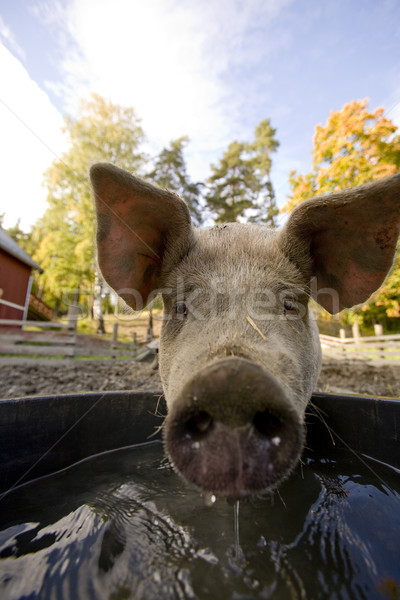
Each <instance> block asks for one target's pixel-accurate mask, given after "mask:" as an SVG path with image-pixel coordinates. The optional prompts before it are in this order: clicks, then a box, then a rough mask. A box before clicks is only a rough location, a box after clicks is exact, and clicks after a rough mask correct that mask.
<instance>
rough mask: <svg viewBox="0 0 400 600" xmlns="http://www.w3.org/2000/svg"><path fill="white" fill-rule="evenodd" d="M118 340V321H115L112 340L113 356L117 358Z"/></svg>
mask: <svg viewBox="0 0 400 600" xmlns="http://www.w3.org/2000/svg"><path fill="white" fill-rule="evenodd" d="M117 342H118V323H114V326H113V334H112V341H111V358H116V356H117V353H116V348H117V345H116V344H117Z"/></svg>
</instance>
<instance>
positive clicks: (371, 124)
mask: <svg viewBox="0 0 400 600" xmlns="http://www.w3.org/2000/svg"><path fill="white" fill-rule="evenodd" d="M367 105H368V101H367V100H358V101H357V100H355V101H353V102H350V103H349V104H346V105H345V106H344V107H343V109H342V110H341V111H338V112H333V111H332V112H331V113H330V115H329V118H328V120H327V122H326V124H325V125H324V126H322V125H317V127H316V130H315V135H314V147H313V151H312V157H313V164H312V170H311V172H310V173H308V174H306V175H301V174H297V173H296V172H292V173H291V174H290V184H291V188H292V190H291V195H290V198H289V200H288V202H287V203H286V205H285V207H284V209H285V210H287V211H289V212H290V211H291V210H293V208H294V207H295V206H296V205H297V204H299V203H300V202H302V201H304V200H306V199H307V198H311V197H313V196H316V195H320V194H324V193H327V192H335V191H339V190H342V189H346V188H351V187H356V186H358V185H361V184H363V183H367V182H369V181H372V180H375V179H380V178H382V177H386V176H388V175H392V174H394V173H396V172H397V171H398V170H399V169H400V135H399V133H398V130H397V127H396V126H395V125H394V123H392V122H391V121H390V120H389V119H387V118H386V117H385V116H384V109H383V108H378V109H377V110H375V111H374V112H370V111H368V108H367ZM377 202H379V199H377ZM399 297H400V258H398V260H397V262H396V264H395V268H394V270H393V272H392V274H391V276H390V277H389V278H388V279H387V281H386V282H385V284H384V286H383V287H382V288H381V290H380V291H379V292H378V294H376V295H375V296H374V297H373V299H372V301H371V302H369V303H366V304H365V305H364V306H363V307H362V308H361V309H360V310H358V311H357V312H355V311H349V312H348V313H347V316H346V317H345V318H346V319H350V320H354V318H355V317H357V319H358V320H362V321H363V323H364V325H372V324H373V323H374V322H379V321H386V322H387V323H388V324H389V325H390V323H389V321H388V319H391V318H393V317H396V318H398V317H400V305H399ZM397 326H398V325H397Z"/></svg>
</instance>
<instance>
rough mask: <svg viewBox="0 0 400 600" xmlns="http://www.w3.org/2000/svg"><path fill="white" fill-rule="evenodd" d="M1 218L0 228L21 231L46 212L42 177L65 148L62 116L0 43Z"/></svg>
mask: <svg viewBox="0 0 400 600" xmlns="http://www.w3.org/2000/svg"><path fill="white" fill-rule="evenodd" d="M0 70H1V74H2V88H1V93H0V131H1V140H2V143H1V144H0V164H1V166H2V168H1V178H0V198H1V208H0V213H3V212H4V213H5V221H4V226H5V227H9V226H12V225H14V224H15V223H16V222H17V220H18V219H21V226H22V228H25V229H28V228H29V226H30V225H31V224H32V223H33V222H34V221H35V220H36V219H37V218H38V217H40V216H41V215H42V214H43V212H44V210H45V207H46V202H45V201H46V191H45V189H44V188H43V187H42V175H43V172H44V171H45V170H46V169H47V168H48V167H49V166H50V164H51V162H52V161H53V159H54V158H55V156H59V155H60V154H61V152H62V150H63V148H64V146H65V141H64V137H63V135H62V133H61V127H62V124H63V120H62V117H61V115H60V113H59V112H58V111H57V110H56V109H55V108H54V106H53V105H52V104H51V102H50V100H49V98H48V96H47V95H46V94H45V93H44V92H43V91H42V90H41V89H40V88H39V87H38V85H37V84H36V83H35V82H33V81H32V80H31V79H30V77H29V75H28V73H27V71H26V70H25V68H24V66H23V65H22V64H21V62H20V61H19V60H18V59H17V58H15V57H14V56H13V55H12V54H11V52H10V51H9V50H8V49H7V48H6V47H5V46H4V45H2V44H0Z"/></svg>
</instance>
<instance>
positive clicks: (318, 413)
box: [309, 402, 336, 446]
mask: <svg viewBox="0 0 400 600" xmlns="http://www.w3.org/2000/svg"><path fill="white" fill-rule="evenodd" d="M309 406H310V409H311V411H312V412H314V413H316V414H317V416H318V418H319V419H320V420H321V421H322V422H323V424H324V425H325V427H326V428H327V430H328V433H329V435H330V438H331V440H332V445H333V446H336V442H335V439H334V437H333V435H332V430H331V428H330V427H329V425H328V424H327V422H326V421H325V419H324V417H323V416H322V411H321V409H320V408H318V407H317V406H315V404H312V402H310V403H309Z"/></svg>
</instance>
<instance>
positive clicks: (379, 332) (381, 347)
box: [374, 323, 385, 359]
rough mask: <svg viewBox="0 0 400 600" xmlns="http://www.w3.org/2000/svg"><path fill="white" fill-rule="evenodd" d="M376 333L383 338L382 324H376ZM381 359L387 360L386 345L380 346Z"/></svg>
mask: <svg viewBox="0 0 400 600" xmlns="http://www.w3.org/2000/svg"><path fill="white" fill-rule="evenodd" d="M374 332H375V335H376V336H378V337H379V336H381V335H383V326H382V325H381V324H380V323H375V325H374ZM379 351H380V354H379V358H383V359H384V358H385V346H384V344H383V345H382V346H379Z"/></svg>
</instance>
